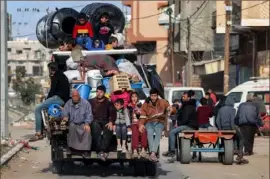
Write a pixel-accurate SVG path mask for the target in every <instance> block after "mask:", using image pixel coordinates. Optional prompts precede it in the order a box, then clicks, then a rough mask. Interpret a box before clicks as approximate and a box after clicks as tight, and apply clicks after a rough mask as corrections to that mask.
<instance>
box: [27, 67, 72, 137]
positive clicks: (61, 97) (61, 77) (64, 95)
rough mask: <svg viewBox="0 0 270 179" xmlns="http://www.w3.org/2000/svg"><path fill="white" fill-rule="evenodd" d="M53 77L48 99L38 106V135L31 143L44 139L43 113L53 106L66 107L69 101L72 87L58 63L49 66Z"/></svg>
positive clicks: (36, 113) (36, 111)
mask: <svg viewBox="0 0 270 179" xmlns="http://www.w3.org/2000/svg"><path fill="white" fill-rule="evenodd" d="M48 67H49V70H50V76H51V89H50V92H49V94H48V96H47V99H46V100H45V101H44V102H43V103H41V104H39V105H37V106H36V109H35V119H36V120H35V121H36V134H35V136H34V137H33V138H32V139H30V141H31V142H34V141H37V140H41V139H43V135H42V131H41V130H42V116H41V111H42V110H43V109H46V108H48V107H49V106H50V105H51V104H59V105H64V104H65V102H67V101H68V100H69V96H70V85H69V81H68V79H67V77H66V75H65V74H64V73H63V72H62V71H60V70H58V66H57V63H56V62H51V63H50V64H49V65H48Z"/></svg>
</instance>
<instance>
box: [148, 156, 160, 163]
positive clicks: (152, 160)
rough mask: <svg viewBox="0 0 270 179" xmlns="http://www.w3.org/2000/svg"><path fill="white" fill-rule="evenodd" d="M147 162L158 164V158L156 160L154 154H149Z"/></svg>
mask: <svg viewBox="0 0 270 179" xmlns="http://www.w3.org/2000/svg"><path fill="white" fill-rule="evenodd" d="M149 160H150V161H151V162H154V163H157V162H158V158H157V156H156V155H155V154H154V155H153V154H151V155H150V156H149Z"/></svg>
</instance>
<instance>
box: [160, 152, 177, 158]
mask: <svg viewBox="0 0 270 179" xmlns="http://www.w3.org/2000/svg"><path fill="white" fill-rule="evenodd" d="M162 156H163V157H174V156H175V153H174V152H170V151H167V152H163V153H162Z"/></svg>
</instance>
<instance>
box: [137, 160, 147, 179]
mask: <svg viewBox="0 0 270 179" xmlns="http://www.w3.org/2000/svg"><path fill="white" fill-rule="evenodd" d="M145 174H146V167H145V164H144V163H142V162H136V161H135V163H134V175H135V176H142V177H144V176H145Z"/></svg>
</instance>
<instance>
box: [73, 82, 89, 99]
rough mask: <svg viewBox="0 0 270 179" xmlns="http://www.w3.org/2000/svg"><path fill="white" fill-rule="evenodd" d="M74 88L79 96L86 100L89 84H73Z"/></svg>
mask: <svg viewBox="0 0 270 179" xmlns="http://www.w3.org/2000/svg"><path fill="white" fill-rule="evenodd" d="M74 88H75V89H77V90H78V91H79V93H80V96H81V98H83V99H86V100H87V99H88V98H89V95H90V93H91V90H92V88H91V86H89V85H85V84H81V85H75V86H74Z"/></svg>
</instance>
